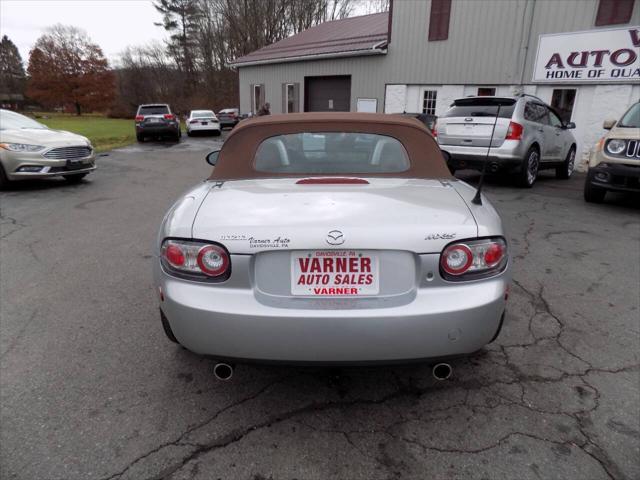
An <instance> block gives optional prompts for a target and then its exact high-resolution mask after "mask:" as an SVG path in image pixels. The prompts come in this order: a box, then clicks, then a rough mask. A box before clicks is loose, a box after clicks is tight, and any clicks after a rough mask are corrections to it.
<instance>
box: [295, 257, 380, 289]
mask: <svg viewBox="0 0 640 480" xmlns="http://www.w3.org/2000/svg"><path fill="white" fill-rule="evenodd" d="M292 293H293V294H294V295H313V296H343V295H347V296H352V295H371V294H376V293H378V259H377V257H376V256H374V255H369V254H368V253H366V252H356V251H350V250H341V251H317V252H313V253H306V254H305V253H304V252H294V253H293V256H292Z"/></svg>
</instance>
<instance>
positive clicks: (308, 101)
mask: <svg viewBox="0 0 640 480" xmlns="http://www.w3.org/2000/svg"><path fill="white" fill-rule="evenodd" d="M304 87H305V88H304V91H305V95H304V97H305V98H304V110H305V112H348V111H349V110H351V76H350V75H344V76H335V77H305V79H304Z"/></svg>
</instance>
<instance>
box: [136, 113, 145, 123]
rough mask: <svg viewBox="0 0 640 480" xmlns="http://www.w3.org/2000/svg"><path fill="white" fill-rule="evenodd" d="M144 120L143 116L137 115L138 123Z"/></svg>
mask: <svg viewBox="0 0 640 480" xmlns="http://www.w3.org/2000/svg"><path fill="white" fill-rule="evenodd" d="M143 120H144V117H143V116H142V115H136V122H141V121H143Z"/></svg>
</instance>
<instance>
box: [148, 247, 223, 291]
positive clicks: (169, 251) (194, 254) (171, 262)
mask: <svg viewBox="0 0 640 480" xmlns="http://www.w3.org/2000/svg"><path fill="white" fill-rule="evenodd" d="M160 260H161V262H162V266H163V267H164V268H165V270H167V271H168V272H169V273H171V274H173V275H175V276H177V277H181V278H186V279H188V280H200V281H206V282H212V281H214V282H220V281H224V280H226V279H227V278H229V275H230V274H231V259H230V258H229V253H228V252H227V250H226V249H225V248H224V247H223V246H222V245H218V244H213V243H209V242H202V241H196V240H178V239H167V240H165V241H164V242H162V247H161V248H160Z"/></svg>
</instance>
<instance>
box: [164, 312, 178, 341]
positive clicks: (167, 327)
mask: <svg viewBox="0 0 640 480" xmlns="http://www.w3.org/2000/svg"><path fill="white" fill-rule="evenodd" d="M160 320H162V329H163V330H164V334H165V335H166V336H167V338H168V339H169V340H171V341H172V342H173V343H177V344H180V342H178V339H177V338H176V336H175V335H174V334H173V330H171V325H169V320H167V317H165V315H164V312H163V311H162V310H160Z"/></svg>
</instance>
